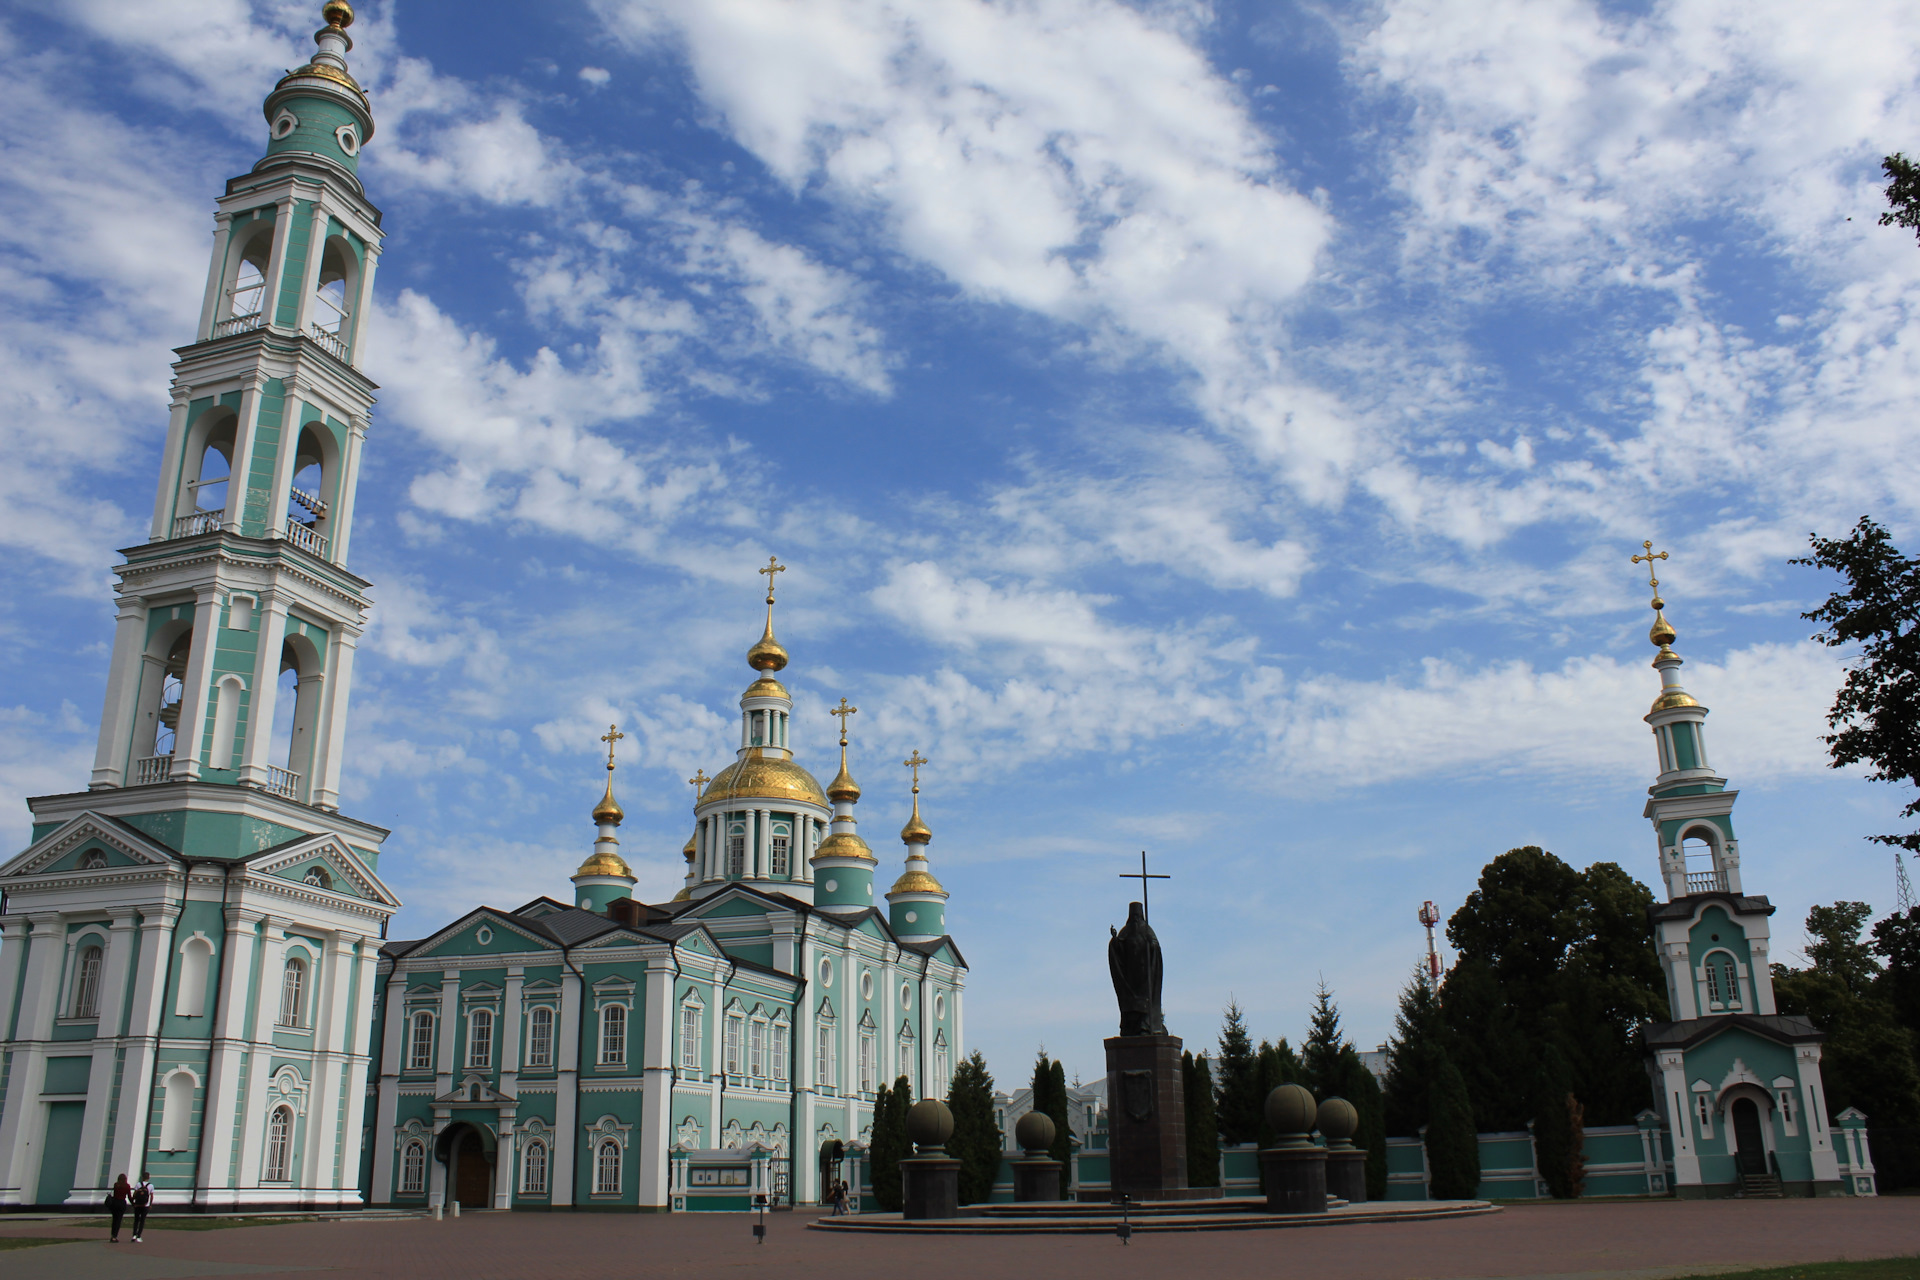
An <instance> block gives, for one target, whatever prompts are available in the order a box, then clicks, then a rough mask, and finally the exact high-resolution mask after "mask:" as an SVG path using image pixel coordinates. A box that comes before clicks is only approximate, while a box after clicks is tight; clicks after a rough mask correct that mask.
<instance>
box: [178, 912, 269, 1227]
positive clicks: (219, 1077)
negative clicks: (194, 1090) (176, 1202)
mask: <svg viewBox="0 0 1920 1280" xmlns="http://www.w3.org/2000/svg"><path fill="white" fill-rule="evenodd" d="M264 918H265V916H264V914H263V913H261V912H258V911H253V910H250V909H243V908H240V907H228V908H227V932H226V937H225V938H224V939H223V940H222V943H221V949H220V953H219V954H218V955H216V956H214V958H213V963H214V964H215V965H217V966H220V969H219V972H220V974H221V984H222V985H221V987H220V999H219V1002H218V1003H217V1004H216V1005H215V1006H214V1010H213V1046H212V1052H211V1058H210V1060H209V1062H208V1067H207V1094H206V1106H205V1110H204V1112H203V1116H204V1119H203V1120H202V1121H201V1125H200V1141H201V1144H202V1146H203V1148H204V1149H205V1151H206V1156H205V1158H204V1159H203V1160H202V1161H201V1162H200V1166H199V1167H200V1168H201V1169H203V1170H204V1171H205V1177H206V1183H205V1185H203V1186H201V1187H198V1188H196V1190H195V1193H194V1194H195V1199H196V1202H197V1203H201V1204H205V1203H208V1202H210V1201H212V1200H213V1199H214V1198H215V1197H214V1195H213V1193H214V1192H215V1191H216V1190H219V1189H222V1188H231V1187H232V1185H233V1184H232V1183H231V1182H230V1181H229V1178H228V1174H227V1169H228V1165H229V1161H230V1160H231V1158H232V1152H233V1120H234V1110H235V1108H237V1107H238V1106H239V1105H240V1086H241V1080H240V1056H241V1054H242V1053H243V1052H244V1051H245V1049H246V1036H247V984H248V981H249V979H250V976H251V974H252V972H253V953H254V942H255V930H256V929H257V928H258V927H259V924H260V921H261V920H262V919H264ZM221 1199H222V1200H228V1201H230V1200H231V1199H232V1197H231V1196H230V1195H229V1196H223V1197H221Z"/></svg>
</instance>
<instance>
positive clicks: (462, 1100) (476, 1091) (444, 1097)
mask: <svg viewBox="0 0 1920 1280" xmlns="http://www.w3.org/2000/svg"><path fill="white" fill-rule="evenodd" d="M518 1101H519V1099H518V1098H516V1097H514V1096H513V1095H511V1094H507V1093H502V1092H500V1090H498V1089H496V1088H494V1087H493V1085H492V1084H490V1083H488V1081H487V1078H486V1077H485V1076H481V1075H469V1076H466V1077H465V1078H463V1079H462V1080H461V1081H460V1083H459V1084H457V1085H455V1086H454V1087H453V1088H452V1090H450V1091H449V1092H447V1093H443V1094H441V1095H440V1096H438V1097H436V1098H435V1099H434V1100H433V1105H434V1106H436V1107H497V1106H500V1105H501V1104H503V1103H513V1102H518Z"/></svg>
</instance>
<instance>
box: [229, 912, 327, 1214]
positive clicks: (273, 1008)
mask: <svg viewBox="0 0 1920 1280" xmlns="http://www.w3.org/2000/svg"><path fill="white" fill-rule="evenodd" d="M291 923H292V921H290V920H287V919H285V918H283V917H280V916H269V917H267V922H266V928H265V929H264V930H262V932H261V935H260V945H259V948H258V949H257V951H256V952H255V955H256V959H255V962H254V972H255V973H256V974H257V975H259V976H258V981H257V983H256V988H257V989H256V990H255V992H254V1003H253V1025H252V1027H251V1028H249V1035H248V1039H249V1040H250V1041H251V1042H252V1043H251V1044H250V1045H249V1046H248V1049H249V1052H248V1055H247V1097H246V1102H245V1104H244V1105H245V1107H246V1111H245V1114H244V1115H243V1116H242V1118H241V1125H240V1182H239V1185H240V1186H241V1187H257V1186H259V1185H260V1165H261V1157H262V1156H263V1155H264V1154H265V1152H266V1140H267V1106H266V1102H267V1082H268V1081H269V1080H271V1079H272V1078H273V1028H274V1025H275V1023H276V1021H277V1020H278V1015H279V1013H280V988H281V984H282V982H284V981H285V979H286V972H285V970H286V954H287V926H288V925H289V924H291ZM309 981H311V977H310V978H309ZM307 1085H308V1093H307V1098H308V1101H309V1103H311V1101H312V1098H313V1093H312V1086H313V1082H312V1081H311V1080H309V1081H308V1082H307ZM287 1172H288V1173H290V1174H291V1173H294V1172H295V1171H294V1170H292V1169H289V1170H288V1171H287ZM295 1176H296V1177H297V1176H298V1175H297V1174H295Z"/></svg>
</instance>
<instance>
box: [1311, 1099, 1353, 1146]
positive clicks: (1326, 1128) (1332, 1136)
mask: <svg viewBox="0 0 1920 1280" xmlns="http://www.w3.org/2000/svg"><path fill="white" fill-rule="evenodd" d="M1314 1127H1315V1128H1317V1129H1318V1130H1320V1136H1321V1137H1323V1138H1325V1139H1326V1140H1327V1146H1328V1147H1329V1148H1330V1149H1331V1148H1340V1147H1348V1146H1351V1145H1352V1144H1353V1135H1354V1134H1356V1133H1358V1132H1359V1131H1360V1113H1359V1111H1357V1110H1355V1108H1354V1105H1353V1104H1352V1103H1351V1102H1348V1101H1347V1100H1346V1099H1345V1098H1328V1099H1327V1100H1326V1101H1325V1102H1323V1103H1321V1104H1320V1113H1319V1115H1318V1117H1317V1118H1316V1120H1315V1123H1314Z"/></svg>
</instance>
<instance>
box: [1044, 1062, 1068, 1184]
mask: <svg viewBox="0 0 1920 1280" xmlns="http://www.w3.org/2000/svg"><path fill="white" fill-rule="evenodd" d="M1047 1074H1048V1098H1047V1100H1048V1102H1049V1103H1051V1104H1052V1105H1051V1106H1050V1107H1049V1108H1048V1109H1047V1114H1048V1115H1050V1116H1052V1117H1053V1146H1052V1147H1051V1148H1050V1149H1049V1150H1048V1152H1047V1154H1048V1155H1050V1156H1052V1157H1053V1158H1054V1159H1055V1160H1058V1161H1059V1162H1060V1194H1061V1195H1064V1196H1069V1197H1071V1196H1072V1195H1073V1122H1072V1120H1071V1119H1070V1118H1069V1116H1068V1107H1069V1104H1068V1101H1067V1066H1066V1064H1065V1063H1064V1062H1059V1061H1055V1062H1054V1063H1053V1065H1052V1066H1051V1067H1050V1068H1048V1073H1047Z"/></svg>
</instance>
